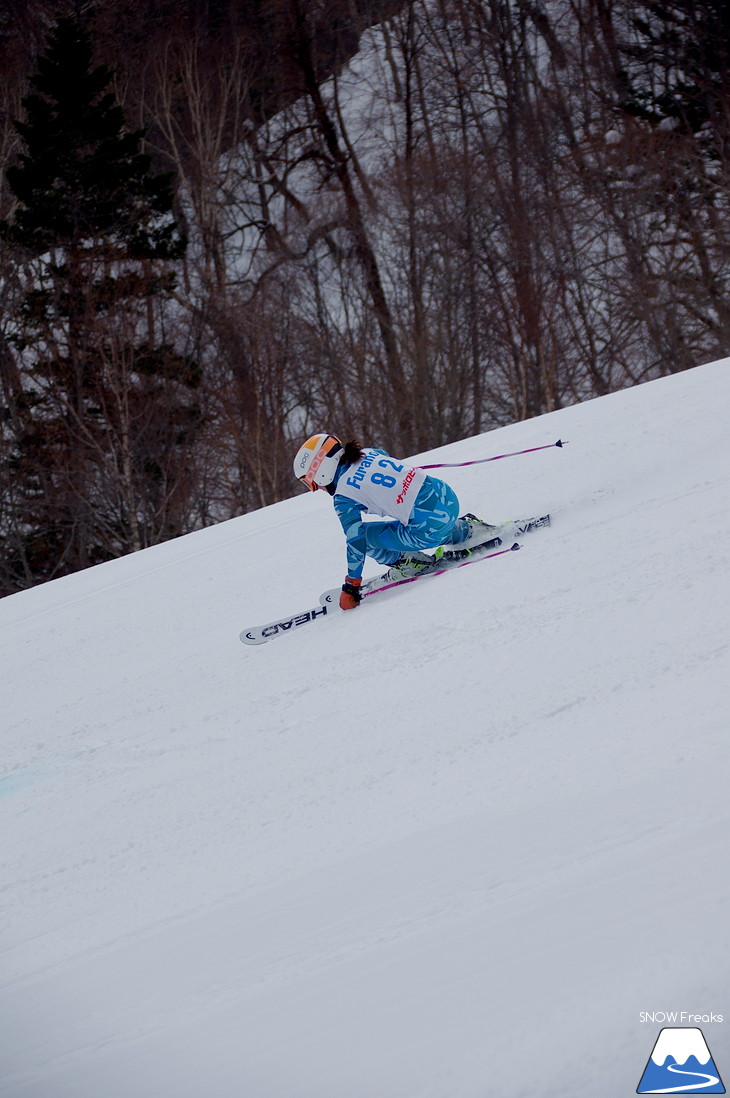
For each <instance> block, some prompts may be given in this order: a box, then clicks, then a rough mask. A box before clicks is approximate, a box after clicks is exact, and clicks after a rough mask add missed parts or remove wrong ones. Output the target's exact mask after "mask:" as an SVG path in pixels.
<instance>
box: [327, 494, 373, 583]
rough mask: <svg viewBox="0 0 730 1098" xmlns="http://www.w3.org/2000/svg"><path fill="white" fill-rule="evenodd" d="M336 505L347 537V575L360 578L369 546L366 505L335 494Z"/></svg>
mask: <svg viewBox="0 0 730 1098" xmlns="http://www.w3.org/2000/svg"><path fill="white" fill-rule="evenodd" d="M334 505H335V511H336V512H337V517H338V519H339V520H340V522H341V524H342V529H343V530H344V531H345V537H346V539H347V575H348V576H349V577H350V579H360V577H361V576H362V570H363V565H364V564H365V550H366V547H367V546H366V542H365V531H364V529H363V527H364V523H363V521H362V514H363V511H365V507H364V506H363V504H361V503H356V502H355V500H353V499H348V498H347V497H346V496H335V498H334Z"/></svg>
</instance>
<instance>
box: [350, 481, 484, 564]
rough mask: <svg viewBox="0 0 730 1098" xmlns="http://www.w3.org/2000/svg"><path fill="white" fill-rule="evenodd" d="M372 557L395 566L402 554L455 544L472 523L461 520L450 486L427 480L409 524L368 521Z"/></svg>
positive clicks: (465, 535) (367, 533) (462, 537)
mask: <svg viewBox="0 0 730 1098" xmlns="http://www.w3.org/2000/svg"><path fill="white" fill-rule="evenodd" d="M363 529H364V532H365V540H366V542H367V552H368V554H369V555H370V556H371V557H372V558H373V559H374V560H376V561H377V562H378V564H393V563H394V562H395V561H396V560H397V559H398V557H399V556H400V555H401V553H409V552H414V551H416V550H424V549H434V548H435V547H436V546H437V545H454V544H458V543H459V542H460V541H464V540H465V539H466V538H467V537H468V536H469V524H468V523H467V522H466V520H465V519H460V518H459V500H458V497H457V495H456V492H454V490H453V488H451V487H450V486H449V485H448V484H446V483H445V482H444V481H443V480H437V479H436V477H426V479H425V481H424V482H423V484H422V485H421V490H420V491H419V493H418V495H417V496H416V502H415V503H414V505H413V510H412V511H411V516H410V518H409V520H408V525H404V524H403V523H402V522H396V521H392V522H364V523H363Z"/></svg>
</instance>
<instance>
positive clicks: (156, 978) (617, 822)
mask: <svg viewBox="0 0 730 1098" xmlns="http://www.w3.org/2000/svg"><path fill="white" fill-rule="evenodd" d="M729 413H730V363H728V362H720V363H714V364H710V365H708V366H703V367H699V368H697V369H695V370H692V371H688V372H686V373H682V374H679V375H676V376H673V377H670V378H666V379H663V380H660V381H656V382H652V383H650V384H647V385H643V386H640V387H637V388H635V389H632V390H630V391H625V392H621V393H617V394H613V395H611V396H607V397H605V398H602V399H600V400H595V401H590V402H588V403H585V404H582V405H579V406H576V407H572V408H568V409H565V410H561V411H558V412H554V413H552V414H550V415H547V416H544V417H541V418H539V419H536V420H532V421H530V422H524V423H519V424H515V425H513V426H511V427H508V428H504V429H503V430H500V431H495V432H493V433H491V434H488V435H483V436H481V437H478V438H473V439H468V440H465V441H463V442H460V443H458V444H455V445H452V446H448V447H444V448H443V449H441V450H440V451H435V452H433V453H432V454H430V455H428V458H429V460H436V461H437V460H442V461H451V462H453V461H467V460H471V459H475V458H481V457H488V456H491V455H492V454H497V453H503V452H505V451H512V450H519V449H522V448H525V447H531V446H538V445H542V444H547V443H551V442H554V441H555V440H556V439H558V438H563V439H565V440H567V442H568V445H566V446H565V447H564V448H563V449H558V448H555V447H553V448H551V449H549V450H545V451H542V452H539V453H535V454H530V455H526V456H523V457H517V458H511V459H507V460H504V461H498V462H495V463H493V464H486V465H479V466H472V467H471V468H467V469H450V470H447V472H446V474H445V475H446V478H447V479H448V480H449V482H450V483H451V484H452V485H453V486H454V487H455V488H456V490H457V492H458V494H459V496H460V499H461V503H462V508H463V509H464V510H470V511H474V512H476V513H478V514H480V515H481V516H483V517H484V518H486V519H487V520H488V521H492V522H498V521H501V520H503V519H506V518H519V517H525V516H528V515H533V514H542V513H544V512H545V511H550V512H551V513H552V516H553V524H552V526H551V528H550V529H548V530H540V531H537V532H535V533H533V534H529V535H527V536H526V537H525V538H524V539H523V547H522V549H521V551H520V552H518V553H508V554H506V555H505V556H502V557H498V558H495V559H494V560H488V561H484V562H481V563H478V564H475V565H473V566H472V567H468V568H462V569H460V570H459V571H456V572H452V573H450V574H447V575H443V576H440V577H437V578H436V577H433V578H429V579H424V580H422V581H419V582H418V583H415V584H412V585H409V586H405V587H403V588H400V589H397V590H395V591H391V592H388V593H387V594H384V595H381V596H376V597H374V598H372V599H370V600H369V601H368V602H367V603H365V604H363V606H362V607H360V608H359V609H358V610H356V611H353V612H350V613H346V614H345V613H341V612H339V611H338V612H337V613H333V614H331V615H330V616H329V617H327V618H326V619H324V620H321V621H317V622H315V623H313V624H308V625H307V626H306V627H304V628H300V629H298V630H297V631H296V632H291V633H288V634H286V635H284V636H280V637H277V638H276V639H275V640H272V641H271V642H270V643H268V644H266V645H263V646H262V647H258V648H253V647H246V646H244V645H242V644H241V643H240V641H239V639H238V635H239V632H240V630H241V629H242V628H243V627H244V626H246V625H258V624H261V623H264V622H268V621H271V620H272V619H274V618H276V617H277V616H279V615H286V614H291V613H295V612H300V611H305V610H308V609H310V608H312V607H313V606H316V605H318V598H319V594H320V592H321V591H324V590H326V589H327V588H330V587H332V586H334V585H336V584H338V583H340V582H341V580H342V577H343V575H344V571H345V557H344V546H343V538H342V534H341V531H340V529H339V526H338V524H337V521H336V518H335V515H334V512H333V510H332V507H331V501H330V500H329V498H328V497H327V496H326V495H325V494H324V493H317V494H316V495H301V496H297V497H296V498H293V499H291V500H288V501H285V502H283V503H279V504H276V505H275V506H272V507H268V508H265V509H264V510H261V511H258V512H256V513H254V514H249V515H244V516H242V517H241V518H238V519H234V520H233V521H231V522H227V523H224V524H222V525H220V526H217V527H215V528H212V529H208V530H205V531H201V532H199V533H196V534H192V535H190V536H188V537H185V538H181V539H179V540H177V541H174V542H170V543H167V544H165V545H161V546H157V547H155V548H152V549H149V550H146V551H144V552H141V553H138V554H135V555H132V556H129V557H126V558H124V559H122V560H119V561H115V562H112V563H110V564H106V565H103V566H101V567H98V568H94V569H91V570H90V571H88V572H84V573H81V574H77V575H74V576H71V577H68V578H65V579H61V580H58V581H56V582H54V583H50V584H48V585H45V586H42V587H39V588H36V589H34V590H31V591H27V592H23V593H21V594H18V595H15V596H12V597H11V598H7V599H4V600H3V601H2V602H0V667H1V668H2V672H1V673H2V680H3V690H2V709H1V713H2V717H1V720H2V737H1V739H0V743H1V744H2V748H1V751H2V755H1V759H0V873H1V875H2V879H1V882H0V883H1V885H2V903H3V907H2V912H1V913H0V1094H2V1096H3V1098H493V1096H495V1098H496V1096H499V1098H520V1096H529V1098H548V1096H551V1098H552V1096H554V1098H585V1096H586V1095H590V1096H591V1098H620V1096H621V1095H627V1096H628V1095H631V1094H634V1093H635V1091H636V1087H637V1084H638V1081H639V1079H640V1077H641V1073H642V1070H643V1067H644V1065H645V1064H646V1062H647V1058H648V1056H649V1055H650V1051H651V1049H652V1047H653V1045H654V1043H655V1041H656V1038H657V1034H658V1031H659V1029H660V1026H659V1025H658V1024H654V1025H652V1024H651V1023H650V1022H649V1023H647V1022H646V1021H642V1020H641V1018H640V1014H641V1012H648V1011H652V1012H656V1011H670V1010H677V1011H690V1012H698V1013H702V1014H705V1015H710V1014H712V1018H713V1020H712V1021H710V1022H709V1024H705V1025H703V1027H702V1028H703V1032H704V1034H705V1037H706V1039H707V1041H708V1043H709V1046H710V1048H711V1050H712V1054H713V1057H714V1059H715V1062H716V1064H717V1066H718V1068H719V1070H720V1071H721V1072H722V1071H723V1064H724V1072H725V1075H726V1076H728V1075H730V998H729V989H730V933H729V932H728V928H729V927H730V807H729V804H728V800H729V799H728V776H729V775H730V735H729V734H728V725H729V723H730V722H729V719H728V706H729V700H730V697H729V695H730V692H729V690H728V683H729V682H730V568H728V546H730V491H729V490H728V482H729V479H730V444H729V439H730V435H729V433H728V431H729V423H730V419H729ZM325 426H326V425H325ZM367 441H368V442H374V443H376V442H377V441H378V440H377V439H373V440H367ZM399 456H405V455H399ZM423 459H424V460H426V457H425V455H424V456H423ZM375 571H377V568H376V567H375V566H373V568H372V572H375ZM719 1017H722V1018H723V1019H724V1021H722V1022H720V1021H718V1020H717V1019H718V1018H719Z"/></svg>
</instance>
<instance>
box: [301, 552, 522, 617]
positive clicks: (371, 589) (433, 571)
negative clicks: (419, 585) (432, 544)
mask: <svg viewBox="0 0 730 1098" xmlns="http://www.w3.org/2000/svg"><path fill="white" fill-rule="evenodd" d="M496 540H497V542H498V543H500V544H501V542H499V539H496ZM489 544H490V545H493V544H494V540H493V541H492V542H490V543H489ZM485 547H486V543H484V544H482V545H475V546H474V548H473V549H472V550H471V551H469V550H468V549H462V550H460V551H459V556H458V559H456V560H453V559H452V560H447V561H446V562H445V563H444V564H442V565H436V566H435V567H434V568H424V570H423V571H422V572H419V573H418V575H415V576H404V577H403V578H402V579H390V580H389V579H388V573H387V572H386V573H385V574H384V575H382V576H377V577H375V579H373V580H371V581H370V582H369V583H364V584H363V585H362V588H361V589H360V590H361V595H362V598H363V599H367V598H369V597H370V596H371V595H379V594H380V592H381V591H390V590H391V589H392V588H393V587H402V586H403V585H404V584H406V583H415V582H416V580H422V579H428V577H429V576H442V575H443V574H444V572H452V571H453V570H454V569H455V568H465V567H466V566H467V564H478V563H479V561H482V560H491V559H492V558H493V557H502V556H504V554H505V553H512V552H514V551H515V550H516V549H519V548H520V544H519V542H517V541H516V542H514V543H513V544H512V545H510V546H508V547H507V548H506V549H497V550H496V551H495V552H493V553H489V552H480V550H482V549H484V548H485ZM462 556H463V557H466V558H467V559H466V560H462V559H461V558H462ZM383 581H385V582H383ZM340 591H341V588H340V587H333V588H332V590H331V591H325V592H323V594H321V595H320V596H319V601H320V603H321V604H322V606H323V607H327V606H336V605H337V604H338V602H339V598H340Z"/></svg>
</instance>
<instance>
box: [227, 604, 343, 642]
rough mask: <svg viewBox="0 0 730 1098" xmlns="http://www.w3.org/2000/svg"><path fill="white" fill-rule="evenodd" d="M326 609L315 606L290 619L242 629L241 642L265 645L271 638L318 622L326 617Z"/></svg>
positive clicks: (280, 619) (325, 607)
mask: <svg viewBox="0 0 730 1098" xmlns="http://www.w3.org/2000/svg"><path fill="white" fill-rule="evenodd" d="M328 609H329V607H327V606H322V605H320V606H315V607H313V608H312V609H311V610H304V611H303V612H302V613H301V614H294V615H293V616H292V617H288V618H279V619H278V621H270V622H269V623H268V624H267V625H256V626H254V627H253V628H251V629H244V630H243V632H242V633H241V634H240V637H241V640H242V641H243V643H244V644H265V643H266V641H268V640H271V638H272V637H278V636H280V635H281V634H282V633H290V632H293V630H295V629H299V627H300V626H302V625H307V624H308V623H309V622H310V621H320V620H321V619H322V618H323V617H326V615H327V612H328Z"/></svg>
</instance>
